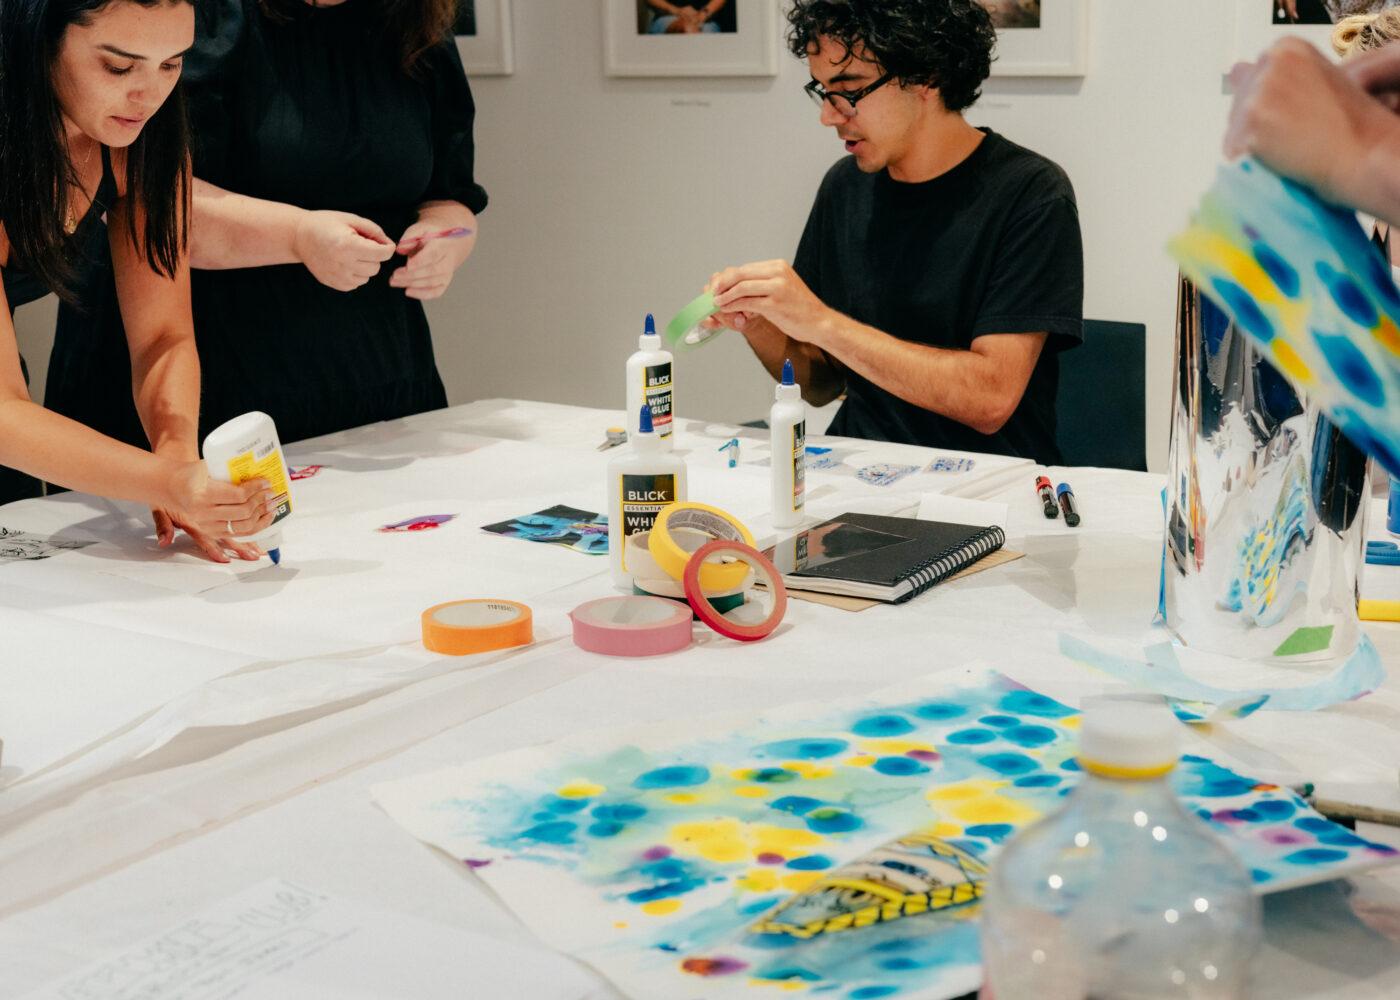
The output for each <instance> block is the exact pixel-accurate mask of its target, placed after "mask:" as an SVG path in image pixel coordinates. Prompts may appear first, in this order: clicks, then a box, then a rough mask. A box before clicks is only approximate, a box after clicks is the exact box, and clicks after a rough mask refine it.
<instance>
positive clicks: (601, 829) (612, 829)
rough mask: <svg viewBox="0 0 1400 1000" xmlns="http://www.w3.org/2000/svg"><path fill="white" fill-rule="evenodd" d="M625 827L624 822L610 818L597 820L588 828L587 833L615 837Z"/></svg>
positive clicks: (595, 835) (594, 835) (593, 835)
mask: <svg viewBox="0 0 1400 1000" xmlns="http://www.w3.org/2000/svg"><path fill="white" fill-rule="evenodd" d="M625 829H627V824H626V823H619V822H617V821H616V820H610V819H607V820H599V821H598V822H596V823H594V824H593V825H592V826H590V827H589V828H588V835H589V836H590V837H616V836H617V835H618V834H619V833H621V832H622V831H623V830H625Z"/></svg>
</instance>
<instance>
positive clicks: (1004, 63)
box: [981, 0, 1089, 76]
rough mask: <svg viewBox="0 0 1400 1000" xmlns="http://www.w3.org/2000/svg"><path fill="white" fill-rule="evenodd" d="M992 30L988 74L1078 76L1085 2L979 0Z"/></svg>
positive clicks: (1085, 35)
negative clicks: (992, 52) (993, 38)
mask: <svg viewBox="0 0 1400 1000" xmlns="http://www.w3.org/2000/svg"><path fill="white" fill-rule="evenodd" d="M981 3H982V6H983V7H985V8H987V13H989V14H991V15H992V23H993V24H995V25H996V29H997V58H996V61H995V62H994V63H992V76H1083V75H1084V73H1085V71H1086V70H1087V68H1088V59H1089V0H981Z"/></svg>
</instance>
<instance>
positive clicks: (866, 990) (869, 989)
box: [846, 986, 899, 1000]
mask: <svg viewBox="0 0 1400 1000" xmlns="http://www.w3.org/2000/svg"><path fill="white" fill-rule="evenodd" d="M898 992H899V987H898V986H862V987H860V989H855V990H851V992H849V993H847V994H846V996H848V997H850V998H851V1000H879V998H880V997H892V996H894V995H895V994H896V993H898Z"/></svg>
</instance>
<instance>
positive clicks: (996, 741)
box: [374, 675, 1395, 998]
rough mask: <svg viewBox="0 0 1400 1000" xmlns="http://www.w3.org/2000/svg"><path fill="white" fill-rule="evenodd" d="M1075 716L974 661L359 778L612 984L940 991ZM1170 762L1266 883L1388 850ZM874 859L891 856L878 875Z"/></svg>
mask: <svg viewBox="0 0 1400 1000" xmlns="http://www.w3.org/2000/svg"><path fill="white" fill-rule="evenodd" d="M1077 727H1078V716H1077V713H1075V712H1074V711H1073V710H1071V709H1069V708H1067V707H1066V706H1064V705H1061V704H1059V703H1057V702H1055V701H1053V700H1052V699H1050V698H1047V697H1045V696H1043V695H1040V694H1038V693H1036V692H1034V691H1030V690H1027V689H1025V688H1022V687H1020V686H1019V685H1016V684H1015V683H1014V682H1011V681H1009V680H1007V679H1006V678H1005V677H1002V676H1000V675H990V676H988V677H985V678H984V679H983V680H982V681H981V682H979V683H974V684H972V685H970V686H967V687H963V688H950V687H949V686H948V685H947V684H946V683H936V682H928V683H926V684H923V685H918V686H915V687H912V688H902V689H900V690H898V691H894V692H890V693H888V694H884V695H880V696H877V697H875V698H873V699H872V700H871V701H870V702H869V703H867V704H864V705H858V706H848V707H833V706H831V705H822V704H805V705H796V706H790V707H788V708H785V709H781V710H777V711H773V712H769V713H766V714H765V715H764V716H762V717H759V718H756V719H755V718H754V717H752V716H747V717H735V718H726V719H724V720H714V719H697V720H694V721H692V722H690V723H689V724H688V725H682V724H679V723H670V724H667V725H665V726H655V727H648V728H645V729H637V730H634V731H632V732H630V733H615V732H614V733H607V734H597V735H591V736H586V737H579V738H575V739H570V740H565V741H561V742H559V743H556V744H553V745H548V746H544V747H536V748H531V749H528V750H522V751H518V752H514V753H510V754H503V755H500V756H497V757H493V758H488V759H485V760H481V761H477V762H475V763H473V764H470V765H466V766H463V767H459V768H451V769H448V770H445V771H439V772H436V773H433V774H428V775H423V776H420V777H417V778H412V779H408V780H405V781H399V782H392V783H389V784H386V785H380V786H377V787H376V788H375V789H374V797H375V799H376V800H377V801H378V802H379V803H380V804H381V805H382V806H383V807H384V809H385V810H386V811H387V812H388V813H389V814H390V815H391V816H392V817H393V818H394V819H395V820H397V821H398V822H399V823H401V824H402V825H403V826H404V827H405V828H407V829H408V830H409V831H411V832H412V833H413V834H414V835H416V836H417V837H419V838H420V839H423V840H425V841H427V842H429V843H431V844H434V845H436V846H438V847H440V848H442V849H443V850H445V851H447V852H448V853H450V854H452V855H453V856H455V857H457V858H459V859H461V860H462V861H463V862H464V863H466V864H468V865H470V866H471V867H473V868H474V869H475V870H476V872H477V874H478V875H479V876H480V877H481V878H482V879H484V880H485V881H486V883H487V884H488V885H489V886H490V887H491V888H492V889H493V890H495V891H496V892H497V893H498V894H499V895H500V897H501V898H502V899H504V900H505V901H506V903H507V904H508V905H510V906H511V908H512V909H514V910H515V911H516V912H517V913H518V914H519V915H520V916H521V917H522V918H523V919H524V920H525V922H526V923H527V924H529V925H530V926H531V927H532V928H533V929H534V930H535V931H536V932H537V933H539V934H540V935H541V936H542V937H544V938H545V940H547V941H549V942H550V943H552V944H554V945H555V946H557V947H559V948H562V949H564V950H566V951H569V952H571V953H573V954H575V955H577V956H578V957H580V958H582V959H584V960H585V961H587V962H589V963H590V964H592V965H593V966H594V967H595V968H598V969H600V970H602V971H603V972H604V973H605V974H606V975H608V977H609V978H610V979H612V980H613V981H614V982H615V983H616V984H617V985H618V986H619V987H620V988H621V989H622V990H623V991H624V992H625V993H628V994H629V995H631V996H636V997H652V996H685V997H688V998H690V997H729V996H748V995H751V994H753V993H754V991H755V989H757V995H759V996H767V995H769V993H770V992H771V987H773V986H783V985H787V986H789V987H791V986H794V985H797V984H805V986H806V987H807V988H809V989H811V990H814V991H815V990H819V989H820V990H823V991H825V990H833V991H834V990H840V991H841V992H840V993H839V994H838V993H833V995H840V996H850V997H855V996H868V997H884V996H898V997H915V996H917V997H951V996H956V995H958V994H960V993H964V992H967V991H969V990H972V989H975V988H976V986H977V984H978V981H979V978H980V976H979V972H978V965H979V957H978V951H977V940H976V928H975V925H974V924H973V922H972V920H971V918H972V917H973V916H975V908H974V902H975V897H976V895H977V892H978V890H977V884H978V882H979V881H980V878H981V874H982V868H983V867H985V865H986V864H987V863H988V862H989V861H991V860H992V859H993V858H994V856H995V853H996V851H997V850H998V848H999V846H1000V845H1001V844H1002V843H1003V842H1005V840H1006V839H1007V838H1008V837H1009V836H1011V835H1012V834H1013V833H1014V832H1015V831H1016V829H1017V828H1019V827H1021V826H1023V825H1024V824H1026V823H1029V822H1030V821H1032V820H1034V819H1035V818H1036V817H1038V816H1040V815H1041V814H1043V813H1045V812H1046V811H1048V810H1051V809H1053V808H1055V807H1056V806H1057V805H1058V804H1059V802H1060V801H1061V797H1062V796H1063V795H1064V794H1065V793H1066V792H1067V791H1068V789H1069V788H1070V787H1071V786H1072V785H1073V783H1074V781H1075V780H1076V778H1077V775H1078V766H1077V765H1076V764H1075V762H1074V760H1073V754H1074V748H1075V740H1074V734H1075V731H1076V729H1077ZM1175 780H1176V782H1177V787H1178V790H1179V791H1180V792H1181V793H1182V794H1183V796H1184V797H1185V798H1186V801H1187V802H1188V804H1189V805H1190V806H1191V807H1192V808H1194V809H1195V810H1196V811H1197V812H1198V813H1200V814H1201V815H1202V816H1203V818H1205V819H1206V820H1207V822H1210V823H1212V824H1213V825H1214V826H1215V827H1216V829H1217V830H1218V831H1220V832H1221V833H1223V834H1226V835H1227V840H1229V842H1230V843H1231V844H1232V846H1233V847H1234V848H1235V850H1236V851H1237V853H1238V854H1239V855H1240V857H1241V858H1242V859H1243V860H1244V861H1245V863H1246V864H1247V865H1248V866H1249V868H1250V869H1251V870H1252V871H1253V872H1254V875H1255V880H1256V883H1257V884H1258V885H1259V886H1260V888H1261V890H1263V891H1267V890H1269V889H1272V888H1278V887H1285V886H1290V885H1296V884H1300V883H1302V882H1306V881H1312V880H1316V879H1319V878H1329V877H1335V876H1337V875H1339V874H1341V873H1343V872H1346V871H1353V870H1356V869H1358V868H1362V867H1367V866H1371V865H1375V864H1380V863H1384V862H1386V861H1389V860H1391V858H1392V857H1393V856H1394V853H1395V852H1394V851H1393V850H1392V849H1391V848H1389V847H1385V846H1382V845H1374V844H1371V843H1369V842H1367V841H1365V840H1363V839H1361V838H1359V837H1356V836H1355V835H1354V834H1351V833H1349V832H1348V831H1346V830H1343V829H1342V828H1341V827H1339V826H1336V825H1335V824H1331V823H1329V822H1328V821H1326V820H1322V819H1321V817H1319V816H1317V814H1316V813H1313V812H1312V811H1311V810H1309V809H1308V808H1307V806H1306V805H1305V804H1304V803H1303V802H1302V800H1300V799H1298V798H1297V797H1296V796H1294V795H1293V794H1292V793H1291V792H1289V791H1287V790H1286V789H1281V788H1277V787H1275V786H1272V785H1263V784H1260V783H1257V782H1255V781H1253V780H1252V779H1248V778H1243V777H1240V776H1239V775H1236V774H1233V773H1232V772H1230V771H1228V770H1226V769H1225V768H1222V767H1219V766H1218V765H1216V764H1214V763H1213V762H1211V761H1209V760H1206V759H1204V758H1200V757H1187V758H1185V759H1184V761H1183V764H1182V767H1181V768H1179V770H1178V773H1177V775H1176V779H1175ZM895 855H899V856H902V857H903V862H902V863H904V862H907V863H908V868H907V869H902V868H892V869H891V870H890V871H889V872H886V873H880V872H878V871H876V868H877V867H878V865H877V864H876V863H875V862H872V860H871V859H872V858H878V857H881V856H884V857H886V858H889V857H893V856H895ZM852 865H854V867H851V866H852ZM842 871H844V872H845V874H846V875H850V876H851V878H856V879H857V880H859V879H864V880H866V881H867V882H868V881H870V880H871V879H872V877H874V876H881V877H882V878H884V879H885V881H884V882H881V883H880V884H881V886H882V888H881V892H883V893H884V895H885V899H886V901H887V902H890V903H891V904H894V903H896V902H897V903H898V906H893V905H892V906H891V908H890V910H889V912H888V913H886V911H885V908H883V907H881V908H879V909H878V910H877V911H874V912H871V911H870V907H869V904H870V903H871V902H872V896H871V894H875V895H878V894H879V893H876V892H875V890H874V889H873V888H869V887H866V888H861V887H859V886H856V887H854V888H853V885H852V882H851V879H848V878H846V877H845V875H841V876H840V877H838V873H840V872H842ZM899 872H903V875H900V874H898V873H899ZM905 876H907V877H905ZM886 882H887V883H888V884H886ZM896 895H897V896H898V899H896V898H895V896H896ZM848 917H849V919H847V918H848ZM783 922H787V923H788V924H790V925H791V927H790V928H789V929H786V930H784V929H782V928H780V927H778V924H780V923H783ZM794 928H795V929H794ZM862 991H864V992H862Z"/></svg>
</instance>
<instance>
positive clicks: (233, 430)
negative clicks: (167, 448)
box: [204, 410, 292, 563]
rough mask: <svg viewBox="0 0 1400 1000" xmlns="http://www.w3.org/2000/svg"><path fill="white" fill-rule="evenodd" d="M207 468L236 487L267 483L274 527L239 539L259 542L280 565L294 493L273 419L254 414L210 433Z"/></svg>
mask: <svg viewBox="0 0 1400 1000" xmlns="http://www.w3.org/2000/svg"><path fill="white" fill-rule="evenodd" d="M204 464H205V465H206V466H207V467H208V469H209V475H210V477H211V478H213V479H218V480H221V481H223V482H225V483H233V484H234V485H235V486H239V485H241V484H243V483H246V482H247V481H248V480H250V479H265V480H267V482H268V485H269V486H271V487H272V499H273V502H274V503H275V504H276V505H277V507H276V510H275V512H274V513H273V517H272V523H271V524H269V525H268V526H267V527H266V528H264V529H263V530H262V531H259V532H258V533H257V534H256V535H248V536H246V537H244V536H240V537H239V541H244V542H256V543H257V544H259V545H261V546H262V547H263V548H264V549H266V550H267V554H268V556H269V557H271V559H272V561H273V563H280V562H281V561H282V552H281V546H282V524H283V522H285V521H286V520H287V518H289V517H291V516H292V490H291V486H290V485H289V483H290V477H288V475H287V462H286V460H285V459H284V458H283V457H282V442H281V441H279V440H278V439H277V425H276V424H274V423H273V422H272V418H271V417H269V416H268V415H267V414H266V413H260V412H258V411H256V410H255V411H254V412H252V413H245V414H243V416H241V417H234V418H233V419H232V420H230V421H228V422H227V423H225V424H221V425H220V426H219V427H216V428H215V429H214V430H212V431H210V432H209V436H208V437H206V438H205V439H204Z"/></svg>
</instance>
